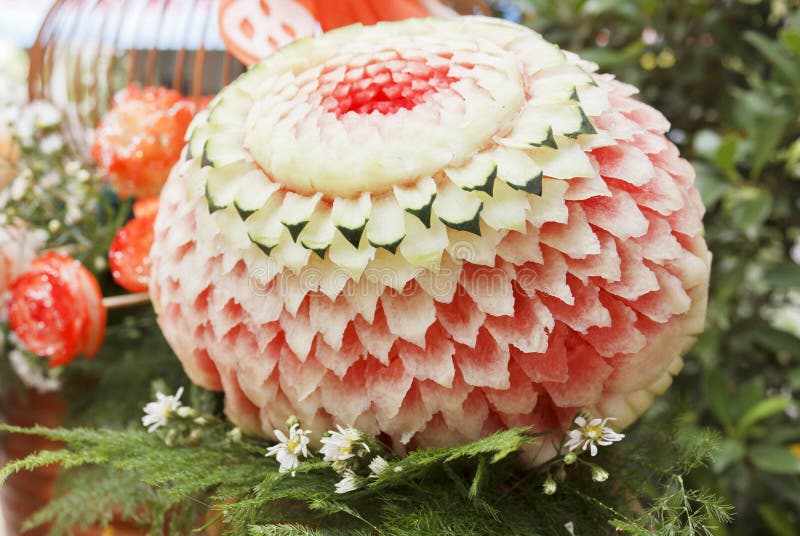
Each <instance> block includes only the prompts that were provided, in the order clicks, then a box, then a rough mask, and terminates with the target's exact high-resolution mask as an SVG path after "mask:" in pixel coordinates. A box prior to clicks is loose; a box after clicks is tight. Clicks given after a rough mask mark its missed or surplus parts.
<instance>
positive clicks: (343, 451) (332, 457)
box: [319, 425, 369, 462]
mask: <svg viewBox="0 0 800 536" xmlns="http://www.w3.org/2000/svg"><path fill="white" fill-rule="evenodd" d="M336 428H337V429H338V430H339V431H338V432H334V431H333V430H331V431H329V432H328V435H327V436H326V437H323V438H322V440H321V441H322V448H321V449H319V451H320V453H321V454H322V455H323V456H324V458H323V459H324V460H325V461H326V462H339V461H343V460H349V459H350V458H352V457H353V456H355V453H354V452H353V451H354V449H353V447H354V446H355V445H356V443H357V442H358V440H359V439H361V433H360V432H359V431H358V430H356V429H355V428H342V427H341V426H339V425H336ZM360 445H361V447H363V449H364V451H365V452H369V447H368V446H367V444H366V443H363V442H362V443H361V444H360ZM362 454H363V453H362Z"/></svg>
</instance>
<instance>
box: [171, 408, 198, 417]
mask: <svg viewBox="0 0 800 536" xmlns="http://www.w3.org/2000/svg"><path fill="white" fill-rule="evenodd" d="M175 413H176V414H177V415H178V417H180V418H181V419H190V418H192V417H194V416H195V415H197V412H196V411H195V410H194V408H190V407H189V406H181V407H179V408H178V409H177V410H176V411H175Z"/></svg>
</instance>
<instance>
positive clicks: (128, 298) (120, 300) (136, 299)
mask: <svg viewBox="0 0 800 536" xmlns="http://www.w3.org/2000/svg"><path fill="white" fill-rule="evenodd" d="M145 303H150V295H149V294H148V293H147V292H141V293H139V294H122V295H120V296H109V297H108V298H103V306H104V307H105V308H106V309H109V310H111V309H122V308H124V307H133V306H135V305H142V304H145Z"/></svg>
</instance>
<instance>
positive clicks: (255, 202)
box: [151, 18, 709, 456]
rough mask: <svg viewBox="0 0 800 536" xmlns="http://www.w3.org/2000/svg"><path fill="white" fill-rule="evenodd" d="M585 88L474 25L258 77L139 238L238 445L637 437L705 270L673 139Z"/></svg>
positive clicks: (201, 119)
mask: <svg viewBox="0 0 800 536" xmlns="http://www.w3.org/2000/svg"><path fill="white" fill-rule="evenodd" d="M595 70H596V66H595V65H593V64H591V63H588V62H585V61H582V60H581V59H579V58H578V57H577V56H575V55H573V54H570V53H567V52H563V51H561V50H559V48H558V47H556V46H555V45H552V44H550V43H548V42H547V41H545V40H544V39H543V38H542V37H541V36H539V35H538V34H536V33H534V32H533V31H531V30H529V29H527V28H524V27H521V26H516V25H512V24H508V23H504V22H500V21H494V20H490V19H474V18H464V19H454V20H435V19H426V20H412V21H405V22H399V23H382V24H378V25H376V26H371V27H361V26H351V27H347V28H344V29H341V30H337V31H334V32H331V33H328V34H326V35H324V36H322V37H321V38H318V39H304V40H301V41H298V42H295V43H294V44H292V45H290V46H289V47H287V48H284V49H283V50H281V51H280V52H279V53H277V54H275V55H273V56H271V57H270V58H268V59H267V60H265V61H263V62H261V63H260V64H257V65H256V66H254V67H253V68H252V69H251V70H250V71H249V72H248V73H247V74H245V75H243V76H242V77H241V78H239V79H238V80H237V81H235V82H234V83H233V84H232V85H231V86H229V87H228V88H226V89H225V90H223V91H222V92H221V93H220V94H219V95H218V96H217V97H216V98H215V100H214V101H213V102H212V103H211V105H210V107H209V110H208V111H207V112H206V113H203V114H202V115H201V116H198V118H197V119H196V121H195V122H194V125H193V127H191V128H190V130H189V134H188V135H187V139H188V145H187V148H186V150H185V153H184V156H185V158H184V161H183V162H182V163H181V164H179V165H178V166H177V167H176V168H175V169H174V170H173V173H172V176H171V178H170V180H169V182H168V184H167V187H166V189H165V190H164V192H163V194H162V199H161V206H162V210H160V211H159V215H158V220H157V222H156V240H155V244H154V246H153V250H152V258H153V271H152V279H151V293H152V297H153V301H154V303H155V304H156V307H157V309H158V311H159V313H160V320H159V321H160V323H161V326H162V328H163V331H164V334H165V335H166V337H167V339H168V341H169V342H170V344H171V345H172V347H173V349H174V350H175V352H176V354H177V355H178V357H179V358H180V359H181V360H182V362H183V364H184V366H185V368H186V371H187V373H188V374H189V376H190V377H191V378H192V380H193V381H195V382H197V383H198V384H200V385H202V386H204V387H206V388H209V389H219V390H224V391H225V394H226V402H227V413H228V415H229V417H230V418H231V419H232V420H233V421H234V422H236V423H237V424H238V425H239V426H241V427H242V428H243V429H244V430H246V431H247V432H251V433H255V434H261V435H264V436H268V437H271V434H272V430H273V429H274V428H280V427H281V425H282V423H284V422H285V421H286V419H287V418H288V417H290V416H292V415H296V416H297V417H299V418H300V420H301V421H302V423H303V427H304V428H309V429H311V430H313V431H314V432H315V433H316V435H317V437H319V435H320V434H321V433H323V432H324V431H325V430H328V429H330V428H333V426H334V425H335V424H342V425H348V426H349V425H352V426H356V427H358V428H360V429H362V430H365V431H367V432H369V433H371V434H375V435H381V436H382V437H383V438H384V439H386V440H387V441H389V442H390V443H391V444H392V445H393V447H394V448H395V449H397V450H398V451H403V450H406V449H409V448H415V447H423V446H425V447H427V446H433V445H443V444H454V443H459V442H463V441H468V440H473V439H476V438H478V437H480V436H483V435H485V434H488V433H491V432H493V431H495V430H498V429H501V428H504V427H511V426H521V425H532V426H533V427H534V428H535V429H537V430H548V429H554V428H555V429H557V428H562V429H563V428H565V427H568V426H569V424H570V423H571V421H572V419H573V417H574V415H575V413H576V411H577V410H578V409H581V408H582V409H586V410H587V411H589V412H590V413H592V414H594V415H596V416H603V417H616V418H617V419H618V421H617V424H618V425H620V426H626V425H628V424H629V423H631V422H632V421H633V420H634V419H635V418H636V417H637V416H638V415H640V414H641V413H642V412H643V411H644V410H645V409H646V408H647V407H648V406H649V405H650V403H651V401H652V400H653V397H654V396H656V395H658V394H659V393H661V392H663V391H664V389H666V388H667V386H668V385H669V384H670V382H671V377H672V375H673V374H675V373H677V372H678V371H679V369H680V368H681V364H682V361H681V354H682V353H683V352H685V351H686V350H687V348H689V346H690V345H691V344H692V341H693V334H696V333H698V332H699V331H700V330H701V329H702V328H703V318H704V312H705V304H706V296H707V286H708V268H709V253H708V251H707V249H706V245H705V243H704V241H703V238H702V236H701V233H702V222H701V220H702V215H703V206H702V204H701V201H700V197H699V195H698V193H697V191H696V190H695V187H694V185H693V179H694V172H693V170H692V168H691V166H690V165H689V164H688V163H687V162H686V161H685V160H682V159H681V158H680V157H679V154H678V150H677V149H676V147H675V146H674V145H673V144H671V143H670V142H669V141H668V140H667V139H666V138H665V137H664V132H665V131H666V130H667V129H668V128H669V124H668V122H667V121H666V119H665V118H664V117H663V116H662V115H661V114H660V113H658V112H657V111H655V110H654V109H652V108H650V107H649V106H646V105H644V104H642V103H640V102H638V101H637V100H635V99H633V98H632V95H633V94H634V93H635V92H636V90H635V88H633V87H631V86H628V85H625V84H623V83H620V82H617V81H615V80H614V79H613V77H611V76H609V75H603V74H598V73H596V72H595ZM548 448H552V447H548ZM539 455H540V456H544V455H546V453H545V452H541V453H539Z"/></svg>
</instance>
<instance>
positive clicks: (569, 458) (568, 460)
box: [564, 452, 578, 465]
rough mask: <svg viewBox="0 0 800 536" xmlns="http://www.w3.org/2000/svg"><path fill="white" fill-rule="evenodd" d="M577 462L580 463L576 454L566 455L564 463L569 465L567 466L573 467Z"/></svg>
mask: <svg viewBox="0 0 800 536" xmlns="http://www.w3.org/2000/svg"><path fill="white" fill-rule="evenodd" d="M576 461H578V455H577V454H575V453H574V452H567V453H566V454H565V455H564V463H565V464H567V465H572V464H573V463H575V462H576Z"/></svg>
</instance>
